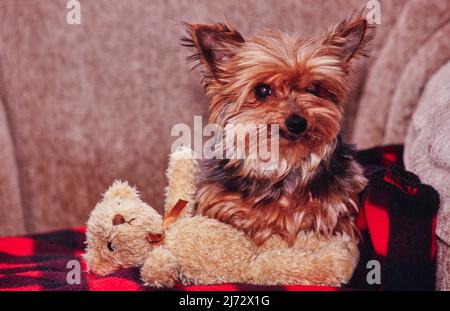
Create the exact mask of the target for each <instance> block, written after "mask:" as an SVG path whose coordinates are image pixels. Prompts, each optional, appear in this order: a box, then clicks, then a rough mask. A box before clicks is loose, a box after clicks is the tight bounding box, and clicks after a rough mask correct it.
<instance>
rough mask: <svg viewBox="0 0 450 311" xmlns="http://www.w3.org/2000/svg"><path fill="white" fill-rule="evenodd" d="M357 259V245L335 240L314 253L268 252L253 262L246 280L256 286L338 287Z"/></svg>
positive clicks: (293, 249) (300, 251)
mask: <svg viewBox="0 0 450 311" xmlns="http://www.w3.org/2000/svg"><path fill="white" fill-rule="evenodd" d="M358 259H359V251H358V248H357V245H356V244H355V243H353V242H351V241H348V240H345V239H339V238H336V239H332V240H330V241H329V243H328V244H326V245H325V246H323V247H322V248H320V249H318V250H315V251H302V250H299V249H295V248H280V249H271V250H266V251H263V252H261V253H260V254H259V255H258V256H257V257H256V258H255V259H254V261H253V262H252V264H251V269H250V279H251V282H252V283H255V284H260V285H280V284H281V285H287V284H304V285H330V286H341V285H342V284H345V283H347V282H348V281H349V280H350V278H351V276H352V274H353V271H354V269H355V267H356V264H357V262H358Z"/></svg>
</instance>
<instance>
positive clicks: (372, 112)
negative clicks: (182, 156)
mask: <svg viewBox="0 0 450 311" xmlns="http://www.w3.org/2000/svg"><path fill="white" fill-rule="evenodd" d="M80 2H81V5H82V23H81V25H68V24H67V23H66V20H65V15H66V8H65V7H66V3H67V1H66V0H48V1H35V0H4V1H1V2H0V146H1V148H0V162H1V164H2V165H1V166H0V235H7V234H9V235H10V234H22V233H26V232H40V231H46V230H53V229H58V228H63V227H68V226H74V225H82V224H83V223H84V222H85V220H86V218H87V215H88V212H89V210H90V209H91V208H92V207H93V205H94V204H95V202H96V201H97V200H98V199H99V198H100V193H101V192H102V191H104V190H105V189H106V187H107V186H108V185H109V184H111V182H112V181H113V180H114V179H116V178H120V179H127V180H129V181H130V182H131V183H133V184H136V185H137V186H138V187H139V188H140V189H141V190H142V195H143V198H144V200H146V201H147V202H149V203H150V204H152V205H153V206H155V207H156V208H159V209H161V208H162V199H163V189H164V186H165V183H166V181H165V176H164V170H165V167H166V165H167V154H168V152H169V150H170V145H171V143H172V142H173V140H174V138H173V137H171V136H170V130H171V127H172V126H173V125H174V124H175V123H180V122H183V123H188V124H192V122H193V116H194V115H205V114H206V101H205V98H204V96H203V94H202V90H201V88H200V86H199V82H200V75H199V73H198V72H189V68H190V65H187V64H186V63H185V61H184V58H185V57H186V56H187V55H188V52H187V51H186V50H184V49H183V48H181V47H180V45H179V38H180V37H181V36H182V34H183V27H182V25H181V23H180V22H181V21H197V22H210V21H220V20H223V17H224V16H227V17H228V18H229V19H230V20H232V21H233V22H234V24H236V25H238V26H239V28H240V29H241V30H242V32H243V33H244V34H251V33H254V32H255V31H257V30H258V29H261V28H280V29H282V30H284V31H288V32H291V33H298V34H305V33H313V34H317V33H319V32H320V31H322V30H323V29H324V28H325V27H327V26H329V25H332V24H334V23H337V22H338V21H340V20H341V19H342V18H344V17H347V16H348V15H350V14H351V13H353V12H355V11H357V10H359V9H361V8H363V7H364V6H365V5H366V3H367V1H366V0H334V1H328V0H323V1H318V0H283V1H279V0H271V1H263V0H249V1H242V0H228V1H209V0H173V1H165V0H152V1H146V0H134V1H123V0H108V1H100V0H99V1H85V0H80ZM381 2H382V15H381V25H379V27H378V29H377V34H376V38H375V42H374V52H373V54H372V57H371V58H370V59H368V60H366V61H362V62H360V63H359V64H358V70H357V73H356V74H355V75H354V81H355V89H354V92H353V93H352V95H351V96H350V98H349V103H348V106H347V115H346V120H345V134H346V136H347V138H348V139H350V140H352V141H353V142H356V143H358V144H359V146H360V147H370V146H373V145H378V144H383V143H402V142H403V141H404V138H405V135H406V133H407V130H408V127H409V123H410V122H409V121H410V119H411V116H412V114H413V113H414V111H415V108H416V106H417V103H418V102H419V99H420V98H421V95H422V93H423V90H424V88H425V86H426V85H427V83H428V81H429V80H430V78H431V77H432V76H433V75H434V74H435V73H436V72H437V71H438V70H439V69H440V68H441V67H442V66H444V64H445V63H447V62H448V60H449V54H450V48H449V43H450V40H449V36H448V33H449V26H450V24H449V18H450V3H449V2H448V1H447V0H430V1H425V0H408V1H405V0H396V1H389V0H386V1H381ZM446 77H447V78H448V75H447V76H446ZM430 109H431V108H430ZM407 150H409V149H407ZM407 156H408V152H407ZM447 159H448V158H447ZM447 164H448V162H447ZM419 175H420V172H419ZM446 189H447V190H448V189H449V188H446ZM441 191H442V190H441ZM444 241H446V242H447V243H448V242H449V240H448V238H447V239H444ZM447 252H448V250H447Z"/></svg>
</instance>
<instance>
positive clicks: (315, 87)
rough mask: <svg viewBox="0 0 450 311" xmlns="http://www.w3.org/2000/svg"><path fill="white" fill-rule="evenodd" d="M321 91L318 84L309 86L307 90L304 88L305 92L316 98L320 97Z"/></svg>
mask: <svg viewBox="0 0 450 311" xmlns="http://www.w3.org/2000/svg"><path fill="white" fill-rule="evenodd" d="M321 91H322V87H321V86H320V84H319V83H314V84H312V85H311V86H308V87H307V88H305V92H307V93H309V94H311V95H314V96H317V97H319V96H320V92H321Z"/></svg>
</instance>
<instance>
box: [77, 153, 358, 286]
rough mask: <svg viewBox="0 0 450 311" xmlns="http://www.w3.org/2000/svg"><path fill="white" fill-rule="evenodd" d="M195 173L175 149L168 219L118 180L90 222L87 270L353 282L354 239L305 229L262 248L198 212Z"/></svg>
mask: <svg viewBox="0 0 450 311" xmlns="http://www.w3.org/2000/svg"><path fill="white" fill-rule="evenodd" d="M196 174H198V165H197V163H196V160H195V159H194V156H193V153H192V151H191V150H189V149H179V150H177V151H176V152H174V153H173V154H172V155H171V157H170V160H169V168H168V171H167V177H168V184H169V186H168V188H167V189H166V204H165V216H164V219H161V217H160V216H159V215H157V212H156V211H155V210H153V209H152V208H151V207H149V206H148V205H146V204H145V203H143V202H142V201H141V200H140V198H139V195H138V193H137V190H136V189H134V188H132V187H130V186H129V185H128V184H126V183H120V182H116V183H115V184H113V186H112V187H111V188H110V189H109V190H108V191H107V192H106V193H105V195H104V199H103V200H102V201H101V202H100V203H99V204H98V205H97V206H96V208H95V209H94V211H93V212H92V213H91V216H90V219H89V221H88V227H87V236H88V239H87V244H88V247H87V252H86V254H85V259H86V261H87V265H88V267H89V269H90V270H91V271H93V272H95V273H99V274H104V273H110V272H112V271H114V270H115V269H118V268H119V267H130V266H137V267H139V266H141V278H142V280H143V282H144V283H145V284H146V285H148V286H152V287H173V286H174V285H175V284H176V283H178V282H179V283H181V284H183V285H191V284H204V285H206V284H218V283H231V282H236V283H251V284H258V285H287V284H304V285H332V286H340V285H342V284H345V283H347V282H348V281H349V279H350V277H351V276H352V274H353V271H354V269H355V267H356V264H357V262H358V258H359V252H358V248H357V245H356V244H354V242H353V241H352V239H350V238H349V237H347V236H345V235H337V236H334V237H331V238H330V237H321V236H317V235H315V234H312V233H307V232H305V233H300V234H299V235H298V238H297V240H296V241H295V243H294V245H292V246H288V245H287V244H286V242H285V241H284V240H283V239H282V238H281V237H278V236H273V237H271V238H269V239H268V240H267V241H266V242H265V243H264V244H263V245H259V246H257V245H256V244H255V243H254V242H253V241H252V240H251V239H250V238H249V237H248V236H247V235H246V234H245V233H244V232H243V231H240V230H238V229H236V228H234V227H232V226H230V225H228V224H224V223H222V222H219V221H218V220H215V219H210V218H207V217H204V216H199V215H195V214H194V212H193V209H194V207H195V176H196ZM125 199H126V200H127V201H126V202H127V203H126V204H125V203H124V200H125ZM119 202H120V203H121V204H120V205H119V204H118V203H119ZM133 202H134V203H133ZM133 204H134V207H132V205H133ZM144 210H145V211H144ZM117 215H120V216H122V218H123V219H122V218H121V217H120V216H117ZM141 218H142V219H141ZM114 219H116V221H114ZM118 219H119V220H120V221H117V220H118ZM134 225H136V226H134ZM111 249H112V251H111ZM116 253H117V254H116Z"/></svg>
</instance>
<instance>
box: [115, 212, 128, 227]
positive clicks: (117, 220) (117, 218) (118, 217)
mask: <svg viewBox="0 0 450 311" xmlns="http://www.w3.org/2000/svg"><path fill="white" fill-rule="evenodd" d="M123 223H125V218H124V217H123V216H122V215H120V214H116V215H115V216H114V218H113V220H112V224H113V226H117V225H121V224H123Z"/></svg>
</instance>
